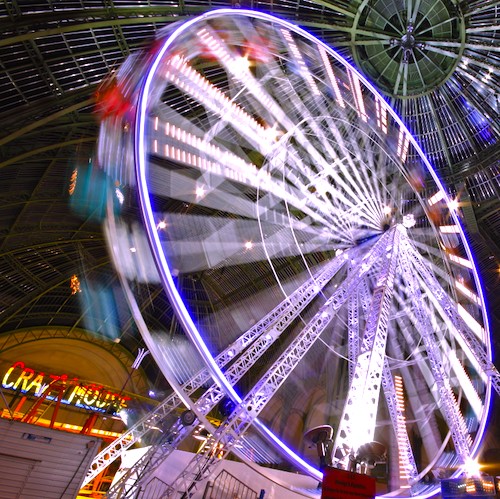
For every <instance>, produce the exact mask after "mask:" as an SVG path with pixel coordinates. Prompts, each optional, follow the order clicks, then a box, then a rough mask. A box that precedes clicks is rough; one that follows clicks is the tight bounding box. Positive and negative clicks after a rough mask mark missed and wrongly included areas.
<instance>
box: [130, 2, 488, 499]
mask: <svg viewBox="0 0 500 499" xmlns="http://www.w3.org/2000/svg"><path fill="white" fill-rule="evenodd" d="M224 18H231V19H245V20H248V19H254V20H255V19H258V20H260V21H262V22H263V23H269V26H270V28H271V27H272V28H275V27H279V28H280V29H281V28H283V29H285V30H287V31H289V32H290V33H293V34H294V36H295V35H296V36H298V37H300V38H303V39H304V40H306V41H307V43H310V44H311V46H314V47H316V48H319V47H320V48H321V50H322V51H324V53H326V54H328V59H329V61H330V62H329V64H333V63H335V64H337V65H338V66H339V67H340V68H343V69H344V71H345V72H346V73H347V74H349V75H350V77H351V85H352V88H354V91H353V93H352V95H351V97H350V98H351V100H352V97H353V96H354V100H353V101H354V102H355V103H356V100H357V99H359V97H360V95H361V96H362V97H361V99H363V98H366V96H369V97H370V98H371V99H373V103H376V106H378V109H379V110H382V112H383V113H387V116H389V122H390V124H389V126H391V127H392V130H393V131H396V132H397V133H396V136H397V137H399V140H401V141H402V144H403V145H401V146H400V152H399V156H400V159H402V158H401V155H402V149H401V148H404V147H406V148H409V149H411V154H413V155H414V156H415V157H418V159H419V161H420V162H421V164H422V165H424V166H425V168H426V170H427V173H428V174H429V175H430V177H432V182H433V183H434V186H435V187H434V189H433V193H432V195H433V196H435V198H436V199H437V198H439V201H436V203H439V204H440V206H441V208H440V209H441V210H442V211H443V210H444V211H447V214H446V217H447V218H449V220H451V221H452V222H451V224H452V225H453V227H454V229H453V230H454V231H456V233H458V237H459V239H460V249H461V251H462V253H463V256H461V257H460V258H461V259H462V260H465V261H467V262H468V265H469V266H470V269H469V270H470V274H471V276H472V278H473V283H472V286H473V287H474V290H475V298H474V300H475V303H472V304H471V306H475V309H476V315H477V314H479V315H478V316H477V317H476V322H477V323H478V324H479V326H480V328H481V330H482V335H483V337H482V339H481V340H482V342H483V344H484V345H485V348H486V349H487V351H488V355H490V345H489V332H488V321H487V317H486V312H485V310H486V309H485V305H484V299H483V296H482V291H481V286H480V283H479V279H478V275H477V271H476V269H475V265H474V261H473V258H472V254H471V251H470V248H469V245H468V243H467V240H466V238H465V236H464V233H463V229H462V227H461V224H460V221H459V219H458V217H457V215H456V213H455V212H454V211H453V210H448V209H447V206H448V205H449V204H450V199H449V198H448V196H447V195H446V192H445V190H444V188H443V186H442V185H441V182H440V180H439V179H438V178H437V175H436V174H435V172H434V171H433V169H432V167H431V165H430V164H429V162H428V161H427V159H426V158H425V156H424V154H423V152H422V151H421V149H420V148H419V146H418V144H417V143H416V142H415V140H414V139H413V137H411V135H410V134H409V132H408V130H407V129H406V127H405V126H404V124H403V123H402V122H401V120H400V119H399V117H398V116H397V115H396V114H395V113H394V112H393V111H392V110H391V109H390V108H389V106H388V105H387V104H386V103H385V102H384V101H383V99H381V98H380V96H379V95H378V94H377V92H376V91H375V89H374V88H373V87H372V86H371V84H370V83H369V82H368V81H366V79H365V78H364V77H363V76H362V75H360V74H359V73H358V72H357V71H356V70H355V69H354V68H352V67H351V66H350V65H349V64H348V63H347V62H346V61H344V60H343V59H342V58H341V57H340V56H339V55H337V54H336V53H335V52H334V51H332V50H331V49H330V48H329V47H327V46H326V45H324V44H322V43H321V42H320V41H318V40H317V39H316V38H314V37H313V36H312V35H310V34H309V33H307V32H305V31H304V30H301V29H300V28H297V27H296V26H294V25H292V24H290V23H288V22H285V21H283V20H280V19H276V18H274V17H272V16H269V15H267V14H263V13H259V12H254V11H244V10H219V11H212V12H209V13H207V14H205V15H203V16H200V17H199V18H195V19H193V20H191V21H188V22H186V23H184V24H182V25H181V26H179V27H178V28H176V29H175V31H173V32H172V33H171V34H170V35H169V36H168V38H166V39H165V41H164V42H163V43H162V44H161V46H160V48H159V50H158V52H157V53H156V54H155V55H154V57H153V59H152V62H151V65H150V66H149V67H148V70H147V73H146V76H145V79H144V83H143V84H142V88H141V96H140V99H139V105H138V110H137V120H136V130H135V151H136V167H137V180H138V191H139V198H140V204H141V210H142V215H143V219H144V222H145V226H146V230H147V233H148V237H149V239H150V242H151V247H152V251H153V256H154V259H155V261H156V264H157V266H158V270H159V273H160V276H161V280H162V282H163V285H164V288H165V290H166V292H167V294H168V296H169V298H170V300H171V302H172V306H173V307H174V310H175V313H176V315H177V317H178V319H179V320H180V322H181V324H182V325H183V327H184V329H185V331H186V333H187V334H188V336H189V337H190V338H191V340H192V341H193V343H194V344H195V345H196V346H197V349H198V351H199V352H200V354H201V355H202V357H203V359H204V361H205V362H206V364H207V367H208V368H209V370H210V372H211V374H212V376H213V377H214V379H215V380H216V382H217V383H218V384H219V385H220V386H222V387H223V389H224V390H225V391H226V393H227V394H228V395H229V396H230V397H231V398H232V399H233V400H234V401H235V402H240V401H241V398H240V396H239V394H238V393H236V391H235V390H234V388H233V387H232V386H231V384H230V383H229V382H228V380H227V379H226V377H225V376H224V374H223V373H222V372H221V370H220V368H219V367H218V366H217V364H216V363H215V362H214V360H213V357H212V355H211V353H210V351H209V349H208V348H207V345H206V344H205V342H204V340H203V338H202V335H201V334H200V331H199V330H198V327H197V325H196V324H195V322H194V321H193V318H192V317H191V315H190V313H189V311H188V310H187V308H186V305H185V303H184V301H183V299H182V297H181V296H180V294H179V292H178V290H177V289H176V286H175V283H174V280H173V277H172V271H171V269H170V267H169V262H168V259H167V257H166V255H165V252H164V249H163V246H162V242H161V241H160V237H159V234H158V231H157V222H158V221H157V220H156V218H155V213H154V209H153V206H152V204H151V199H150V186H149V184H148V178H147V172H148V160H147V156H148V149H147V147H146V144H147V141H148V140H149V136H148V134H149V133H150V132H149V130H148V119H150V118H149V115H148V111H149V109H150V105H151V102H152V101H154V99H157V98H158V95H156V93H157V91H158V89H157V87H156V84H155V80H156V79H161V78H162V76H160V74H159V70H160V68H162V69H164V67H162V64H163V62H162V61H164V60H165V58H167V57H170V56H172V54H175V51H176V49H177V47H176V41H177V40H178V39H181V38H182V37H183V36H186V37H187V38H189V36H190V30H191V29H193V30H194V29H196V28H197V27H198V26H202V25H203V23H205V22H209V21H212V20H217V19H222V20H223V19H224ZM291 50H293V49H291ZM301 50H304V47H301ZM299 56H300V51H299ZM297 60H300V59H296V60H295V61H293V62H295V63H297ZM337 70H338V68H337ZM301 71H302V75H301V76H300V79H301V80H302V81H303V80H304V79H306V80H307V76H304V74H305V75H307V70H306V68H299V69H298V73H300V72H301ZM312 81H314V80H312ZM309 84H311V81H309ZM330 90H331V95H332V96H333V95H335V88H333V87H331V88H330ZM342 91H343V92H345V88H344V89H342ZM363 96H365V97H363ZM358 104H359V102H358ZM355 105H357V104H355ZM357 111H358V115H359V116H360V117H361V119H363V118H362V116H363V110H362V109H360V108H358V109H357ZM284 118H285V117H282V121H283V122H284V121H285V120H284ZM370 119H371V118H370ZM288 131H289V130H287V132H288ZM392 147H393V148H394V149H395V148H396V146H395V145H394V144H392ZM393 154H394V153H393ZM404 154H405V155H406V154H408V151H406V152H405V153H404ZM404 163H405V160H402V165H401V169H402V171H403V173H404V175H405V176H406V178H407V179H410V177H411V171H409V170H408V169H406V170H405V166H404ZM267 165H269V162H268V163H267ZM410 180H411V179H410ZM312 197H313V196H311V198H312ZM417 197H421V196H417ZM421 202H422V205H425V207H426V209H427V208H428V205H430V203H431V196H428V197H424V198H423V199H421ZM436 203H433V204H432V206H433V205H434V204H436ZM439 229H440V227H439V226H438V225H436V224H433V230H434V232H435V233H436V237H437V238H438V239H439V240H442V239H443V238H442V237H441V235H440V232H439ZM444 246H445V245H444V244H443V247H444ZM455 264H456V261H451V262H448V263H447V265H448V266H454V265H455ZM490 391H491V388H490V385H489V383H488V384H487V389H486V394H485V402H484V405H485V407H488V406H489V399H490ZM485 423H486V417H483V418H482V419H481V422H480V428H479V430H478V431H477V433H476V438H475V441H474V446H473V449H472V450H471V452H472V453H474V452H476V450H477V447H478V445H479V442H480V440H481V435H482V433H483V432H484V426H485ZM278 445H279V446H280V447H282V448H286V446H284V444H283V443H282V442H279V443H278ZM286 452H290V456H292V459H293V460H294V461H295V462H296V463H299V466H300V467H302V468H304V467H305V468H308V469H309V470H310V466H309V465H306V466H304V462H303V460H301V458H300V457H299V456H296V454H295V453H293V452H292V451H291V450H290V451H289V450H288V449H287V450H286ZM310 471H311V470H310ZM312 473H315V474H316V475H317V474H318V473H317V472H314V471H312ZM424 496H425V495H422V496H421V497H424Z"/></svg>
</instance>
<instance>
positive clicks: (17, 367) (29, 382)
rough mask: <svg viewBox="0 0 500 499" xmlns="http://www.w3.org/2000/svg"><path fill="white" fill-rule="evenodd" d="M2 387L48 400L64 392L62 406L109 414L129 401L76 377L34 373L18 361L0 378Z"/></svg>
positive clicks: (120, 395)
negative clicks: (84, 382) (66, 405)
mask: <svg viewBox="0 0 500 499" xmlns="http://www.w3.org/2000/svg"><path fill="white" fill-rule="evenodd" d="M2 387H3V388H6V389H9V390H14V391H20V392H21V393H23V394H26V395H34V396H35V397H40V396H42V395H43V396H45V398H47V400H55V399H56V398H57V397H58V396H59V395H60V393H61V391H63V392H64V395H63V397H62V399H61V403H63V404H68V405H73V406H75V407H80V408H84V409H87V410H90V411H99V412H107V413H110V414H113V413H117V412H119V411H120V409H123V408H124V407H127V400H130V397H127V396H125V395H123V394H120V393H115V392H113V391H109V390H108V389H105V388H104V387H103V386H102V385H98V384H94V383H91V384H88V385H86V384H83V383H82V382H80V380H79V379H78V378H69V377H68V375H67V374H61V375H57V374H50V373H44V372H36V371H35V370H34V369H31V368H29V367H26V365H25V364H24V362H20V361H18V362H14V364H12V366H11V367H9V369H7V371H6V372H5V375H4V376H3V378H2Z"/></svg>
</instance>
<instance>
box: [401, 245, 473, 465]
mask: <svg viewBox="0 0 500 499" xmlns="http://www.w3.org/2000/svg"><path fill="white" fill-rule="evenodd" d="M404 243H405V249H404V250H403V251H402V252H401V256H402V265H401V268H402V269H403V278H404V280H405V282H406V284H407V286H408V289H409V292H410V293H411V298H412V301H413V303H414V310H415V315H416V319H417V323H416V326H417V328H418V330H419V332H420V335H421V337H422V339H423V341H424V344H425V347H426V350H427V355H428V358H429V362H430V366H431V368H432V373H433V376H434V379H435V381H436V385H437V387H438V392H439V394H440V396H441V397H442V403H443V406H442V409H443V415H444V416H445V418H446V420H447V422H448V427H449V429H450V432H451V437H452V439H453V443H454V445H455V448H456V451H457V453H458V455H459V456H460V457H461V458H462V459H463V462H467V460H468V459H469V457H470V445H471V443H472V440H471V439H470V437H469V435H468V432H467V430H466V425H465V422H464V419H463V415H462V413H461V411H460V408H459V406H458V403H457V400H456V397H455V394H454V393H453V390H452V387H451V384H450V379H449V376H447V374H446V373H445V370H444V368H443V363H444V362H443V360H444V359H443V357H442V354H441V353H440V351H439V350H438V346H437V345H438V344H439V343H438V344H436V338H435V333H434V331H435V329H434V328H433V327H432V325H431V324H430V323H429V319H428V315H427V314H426V313H425V309H424V305H423V303H422V294H421V290H420V287H419V286H418V279H417V278H416V276H415V275H413V274H411V273H410V271H409V270H408V269H410V268H411V263H410V259H409V258H408V254H409V252H406V247H408V246H409V243H408V241H405V242H404ZM467 437H468V438H467Z"/></svg>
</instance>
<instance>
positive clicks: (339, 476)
mask: <svg viewBox="0 0 500 499" xmlns="http://www.w3.org/2000/svg"><path fill="white" fill-rule="evenodd" d="M375 490H376V480H375V478H374V477H372V476H368V475H362V474H360V473H352V472H350V471H346V470H341V469H337V468H330V467H326V468H325V470H324V473H323V486H322V491H321V499H374V497H375Z"/></svg>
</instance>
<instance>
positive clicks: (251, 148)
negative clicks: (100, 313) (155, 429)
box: [101, 10, 491, 497]
mask: <svg viewBox="0 0 500 499" xmlns="http://www.w3.org/2000/svg"><path fill="white" fill-rule="evenodd" d="M141 64H142V71H143V74H141V79H140V81H139V83H138V85H137V90H138V91H139V92H140V95H139V98H138V101H137V102H138V104H137V110H136V115H135V121H134V134H133V143H132V142H130V143H129V144H128V147H131V148H133V149H134V155H135V168H136V189H137V192H138V197H139V204H140V210H141V215H142V220H141V221H142V223H143V225H144V230H145V232H146V234H147V238H148V241H149V247H150V249H151V253H152V256H153V260H154V262H155V264H156V267H157V271H158V275H159V279H160V281H161V283H162V286H163V288H164V290H165V292H166V293H167V295H168V297H169V300H170V302H171V304H172V307H173V309H174V311H175V313H176V316H177V319H178V321H179V322H180V323H181V325H182V327H183V331H184V333H185V334H186V336H187V337H188V338H189V340H190V342H191V344H192V345H194V346H195V347H196V351H197V353H196V355H197V356H198V357H199V358H201V359H202V360H203V363H204V367H205V369H206V373H209V375H210V377H211V379H212V380H213V384H212V385H210V383H209V384H208V385H210V388H208V389H207V391H206V392H205V393H203V394H202V395H200V392H199V391H197V392H196V395H195V396H194V390H193V389H192V387H193V382H192V379H190V380H189V382H187V383H185V384H184V385H182V383H181V384H179V386H178V389H180V390H181V392H182V393H181V396H182V398H183V401H184V402H185V403H186V404H188V405H190V407H191V408H192V409H193V411H194V413H195V414H196V416H198V417H199V418H200V419H201V420H206V419H204V418H206V417H208V416H209V415H210V411H212V410H213V408H214V405H215V404H216V403H219V402H221V401H222V400H224V401H231V402H232V406H231V409H232V410H230V411H228V412H227V414H225V416H226V419H225V421H224V422H223V424H222V425H221V426H219V427H218V428H214V429H213V434H212V443H213V445H217V448H218V449H219V451H220V452H222V453H223V452H228V451H233V452H239V453H240V455H241V456H242V457H243V458H245V457H247V458H248V459H252V457H255V455H256V454H259V449H262V446H264V445H265V446H267V448H269V449H272V450H273V451H275V452H279V453H280V455H286V457H287V460H288V461H289V462H290V463H291V464H292V465H294V466H296V467H298V468H299V469H302V470H306V471H307V472H308V473H310V474H312V475H313V476H316V477H320V476H321V472H320V471H319V470H317V467H315V466H312V465H311V464H310V463H313V464H314V456H312V454H309V455H308V454H307V453H308V452H309V451H308V450H307V448H306V445H305V443H304V441H303V438H302V437H303V435H304V433H306V432H307V431H308V430H309V429H310V428H313V427H315V426H317V425H331V426H332V427H333V430H334V431H333V436H332V438H331V442H330V443H329V447H328V452H329V455H328V459H329V460H330V462H331V464H332V465H333V466H338V467H348V466H349V464H348V463H349V462H350V461H349V460H351V461H352V459H353V458H354V459H356V456H357V454H358V453H359V450H360V449H362V448H366V445H367V444H370V443H372V442H378V443H382V444H383V446H384V447H385V448H386V449H387V452H386V453H385V455H384V458H383V461H384V462H385V466H386V469H389V470H390V471H389V473H388V475H389V476H388V477H386V478H387V492H386V493H384V494H383V496H385V495H386V494H387V496H390V497H429V496H431V495H433V494H435V493H436V491H437V488H438V487H439V483H438V482H437V479H438V478H442V477H449V476H455V475H457V474H459V473H461V472H462V466H463V465H464V464H466V463H467V462H468V461H471V460H473V459H474V458H475V457H476V456H477V453H478V449H479V445H480V442H481V438H482V435H483V432H484V429H485V425H486V418H487V415H488V410H489V405H490V395H491V379H490V377H489V375H488V372H487V371H488V369H489V366H490V365H491V358H490V340H489V331H488V319H487V315H486V309H485V304H484V299H483V296H482V291H481V286H480V282H479V278H478V275H477V271H476V268H475V264H474V260H473V257H472V254H471V251H470V249H469V245H468V243H467V240H466V237H465V235H464V232H463V229H462V227H461V224H460V220H459V211H458V210H459V207H457V205H456V203H455V202H454V199H453V196H452V195H451V194H450V193H448V192H447V191H446V190H445V188H444V186H443V185H442V184H441V182H440V180H439V178H438V177H437V175H436V174H435V172H434V171H433V169H432V166H431V165H430V164H429V161H428V160H427V159H426V157H425V155H424V154H423V152H422V151H421V149H420V148H419V146H418V144H417V143H416V142H415V140H414V139H413V137H412V136H411V134H410V133H409V131H408V130H407V128H406V127H405V126H404V124H403V123H402V122H401V120H400V119H399V118H398V116H397V115H396V114H395V113H394V112H393V111H392V109H391V108H390V107H389V106H388V104H387V103H386V101H385V100H384V99H383V98H382V97H381V96H380V95H379V94H378V93H377V92H376V90H375V89H374V88H373V87H372V86H371V84H370V83H369V82H368V81H367V80H366V79H365V78H364V77H363V76H362V75H361V74H360V73H358V72H357V71H356V70H355V69H354V68H353V67H352V66H351V65H350V64H349V62H347V61H346V60H344V59H343V58H341V57H340V56H339V55H338V54H336V53H335V52H334V51H332V50H331V49H330V48H329V47H327V46H326V45H324V44H323V43H322V42H320V41H319V40H317V39H316V38H314V37H313V36H312V35H310V34H309V33H307V32H305V31H304V30H302V29H300V28H298V27H297V26H295V25H293V24H291V23H289V22H286V21H283V20H280V19H277V18H275V17H271V16H269V15H267V14H263V13H259V12H256V11H246V10H218V11H212V12H209V13H207V14H204V15H202V16H200V17H197V18H195V19H192V20H190V21H187V22H185V23H182V24H179V25H176V26H174V27H171V28H169V29H168V30H167V31H166V32H165V33H164V34H163V37H162V38H161V39H160V40H159V43H157V44H155V46H154V51H152V52H150V53H148V54H147V57H144V58H143V59H142V62H141ZM127 78H129V80H127ZM132 80H133V78H132ZM124 81H130V76H129V75H126V76H124ZM108 128H109V127H108ZM127 132H129V130H128V129H127ZM106 133H107V132H106ZM130 135H131V136H132V134H130ZM106 139H107V141H108V142H109V141H110V142H114V141H115V138H113V137H111V139H109V136H108V135H107V136H106ZM119 140H120V141H122V140H123V137H120V139H119ZM107 141H105V140H104V139H102V140H101V143H102V144H106V143H108V142H107ZM115 142H116V141H115ZM118 149H119V148H117V147H116V144H115V146H114V149H113V150H114V151H116V150H118ZM103 154H104V153H103ZM114 154H116V153H114ZM187 279H191V280H192V281H196V282H199V283H201V284H200V289H202V290H203V292H202V293H201V294H202V295H203V296H202V297H201V298H202V300H206V301H207V302H209V303H210V307H209V308H208V309H209V312H206V313H199V311H198V310H197V309H195V306H194V305H193V302H194V301H195V299H194V298H193V297H192V296H190V295H189V294H188V293H187V292H186V291H185V290H183V289H182V285H181V282H185V281H186V280H187ZM198 298H199V296H198ZM162 348H163V346H161V345H160V346H158V345H157V346H156V347H152V348H151V351H152V354H153V355H155V359H156V361H157V363H158V365H159V367H160V368H161V369H162V370H164V372H165V373H166V375H167V377H169V376H170V377H171V376H172V363H171V362H168V361H167V360H166V357H165V355H164V350H162ZM167 364H168V365H167ZM174 374H175V373H174ZM206 376H208V375H206ZM203 379H204V381H203V383H205V385H204V384H203V383H201V382H200V383H199V384H198V385H196V387H197V389H198V388H199V387H200V386H203V387H204V386H206V380H207V379H208V378H207V377H205V378H203ZM175 384H176V382H175V381H174V385H175ZM186 386H189V388H190V390H191V391H189V390H188V389H186ZM183 390H184V391H183ZM226 405H227V404H226ZM278 409H279V410H278ZM255 435H258V439H259V442H260V441H261V440H263V441H265V442H266V443H265V444H264V443H262V444H258V445H257V444H255V442H256V441H257V436H255ZM254 437H255V438H254ZM261 453H262V451H261ZM264 454H265V453H264ZM311 456H312V457H311ZM219 457H220V456H219ZM360 459H361V460H362V456H361V457H360ZM371 464H372V465H376V464H377V463H371ZM199 466H200V464H199V463H193V465H192V469H191V471H189V470H187V471H186V473H184V474H182V477H181V478H179V479H178V480H177V481H176V484H177V485H175V486H173V488H175V487H184V486H185V484H186V483H189V482H190V478H189V477H190V476H194V475H196V476H200V473H199V472H198V471H196V473H194V472H193V470H199ZM203 466H205V467H207V462H206V460H205V461H204V465H203ZM190 473H191V475H190Z"/></svg>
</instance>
